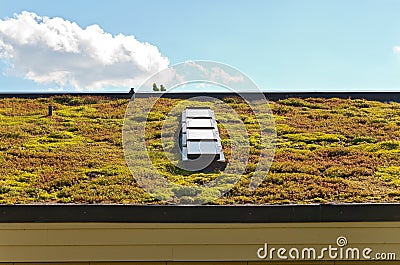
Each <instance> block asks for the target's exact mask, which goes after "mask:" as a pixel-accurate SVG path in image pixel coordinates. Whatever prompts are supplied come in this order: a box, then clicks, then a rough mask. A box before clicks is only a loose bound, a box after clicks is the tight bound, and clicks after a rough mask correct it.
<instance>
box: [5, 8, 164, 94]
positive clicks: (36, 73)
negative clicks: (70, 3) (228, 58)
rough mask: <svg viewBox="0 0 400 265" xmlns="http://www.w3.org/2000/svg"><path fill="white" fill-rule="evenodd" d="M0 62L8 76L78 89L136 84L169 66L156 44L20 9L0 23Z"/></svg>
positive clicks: (96, 26)
mask: <svg viewBox="0 0 400 265" xmlns="http://www.w3.org/2000/svg"><path fill="white" fill-rule="evenodd" d="M0 59H2V60H3V61H5V62H6V63H7V64H8V65H9V69H8V72H9V73H10V74H13V75H16V76H22V77H24V78H26V79H30V80H33V81H35V82H37V83H41V84H56V85H57V86H73V87H75V88H76V89H79V90H84V89H99V88H104V87H110V86H122V87H127V88H129V87H130V86H137V85H139V84H141V83H142V82H143V81H144V80H145V79H146V78H148V77H149V76H150V75H151V74H153V73H155V72H158V71H159V70H162V69H164V68H166V67H168V65H169V60H168V58H166V57H164V56H163V55H162V54H161V53H160V52H159V50H158V48H157V47H156V46H153V45H151V44H149V43H146V42H139V41H138V40H136V39H135V37H134V36H126V35H122V34H119V35H116V36H113V35H111V34H109V33H107V32H104V30H103V29H101V28H100V27H99V26H98V25H91V26H88V27H87V28H85V29H83V28H81V27H80V26H79V25H77V24H76V23H74V22H70V21H68V20H64V19H62V18H59V17H55V18H49V17H41V16H38V15H37V14H35V13H30V12H26V11H24V12H22V13H21V14H16V15H14V17H13V18H7V19H4V20H0Z"/></svg>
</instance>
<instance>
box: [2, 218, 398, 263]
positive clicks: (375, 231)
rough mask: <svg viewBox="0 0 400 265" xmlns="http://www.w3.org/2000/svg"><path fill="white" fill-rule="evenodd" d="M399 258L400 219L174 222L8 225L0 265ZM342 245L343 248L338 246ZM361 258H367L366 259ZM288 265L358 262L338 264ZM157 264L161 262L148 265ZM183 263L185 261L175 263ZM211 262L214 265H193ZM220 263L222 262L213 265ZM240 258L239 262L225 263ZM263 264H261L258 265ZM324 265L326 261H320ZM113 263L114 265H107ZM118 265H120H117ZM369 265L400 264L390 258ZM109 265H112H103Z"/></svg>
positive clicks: (4, 231) (336, 261)
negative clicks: (299, 255)
mask: <svg viewBox="0 0 400 265" xmlns="http://www.w3.org/2000/svg"><path fill="white" fill-rule="evenodd" d="M340 236H342V237H345V238H346V239H347V242H348V244H347V245H346V246H345V247H346V248H347V247H351V248H360V249H364V248H371V249H372V250H373V253H377V252H380V253H395V254H396V259H397V260H400V222H336V223H279V224H277V223H269V224H249V223H237V224H204V223H203V224H182V223H175V224H172V223H171V224H168V223H162V224H158V223H147V224H144V223H14V224H12V223H3V224H0V262H4V263H10V262H12V263H20V262H22V263H26V262H28V263H32V262H81V263H82V265H83V264H86V265H87V264H89V262H90V263H91V264H92V263H93V262H117V261H119V262H124V261H131V262H132V261H141V262H140V263H130V264H149V265H151V264H160V265H161V264H166V262H167V261H168V264H197V265H200V264H237V265H242V264H246V265H247V264H254V265H255V264H262V263H259V262H260V261H262V262H263V263H266V264H287V263H285V262H284V263H282V262H283V261H282V260H280V259H279V258H277V257H276V256H275V257H274V258H273V259H274V260H275V261H279V262H271V259H269V258H266V259H260V258H258V257H257V250H258V249H259V248H262V247H264V244H265V243H267V244H268V247H269V248H276V249H279V248H281V247H283V248H286V249H287V250H288V251H289V249H290V248H298V249H300V251H301V250H302V249H303V248H309V247H313V248H315V249H316V251H317V252H318V251H319V249H321V248H324V247H327V246H329V245H331V246H332V247H338V246H337V242H336V240H337V238H338V237H340ZM338 248H339V247H338ZM360 259H362V258H360ZM324 260H328V261H327V262H322V261H319V262H306V263H299V262H300V261H296V262H291V263H290V264H360V262H357V261H354V262H350V263H343V262H339V261H338V260H331V261H329V260H330V259H329V257H328V258H327V257H325V258H324ZM143 261H152V262H160V263H143ZM173 261H174V262H177V261H185V262H183V263H171V262H173ZM189 261H213V262H214V263H188V262H189ZM217 261H221V262H222V263H215V262H217ZM228 261H229V262H233V261H237V262H239V263H227V262H228ZM253 262H257V263H253ZM321 262H322V263H321ZM107 264H108V263H107ZM113 264H117V263H113ZM368 264H400V263H399V262H393V261H391V262H389V261H385V262H383V263H380V262H378V263H377V262H375V263H371V262H368ZM99 265H106V264H99Z"/></svg>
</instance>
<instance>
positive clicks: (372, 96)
mask: <svg viewBox="0 0 400 265" xmlns="http://www.w3.org/2000/svg"><path fill="white" fill-rule="evenodd" d="M241 94H244V95H247V97H248V98H251V95H252V94H254V96H255V97H256V98H258V93H251V92H244V93H241ZM62 95H73V96H103V97H109V98H120V99H130V98H131V97H132V95H133V94H130V93H0V98H30V99H34V98H49V97H53V96H62ZM154 96H155V97H165V98H175V99H188V98H192V97H198V96H210V97H215V98H225V97H232V96H237V94H236V93H214V92H209V93H207V92H185V93H176V92H174V93H172V92H166V93H160V92H140V93H136V94H135V97H137V98H147V97H154ZM264 96H265V98H266V99H268V100H272V101H275V100H280V99H286V98H310V97H313V98H342V99H347V98H352V99H366V100H376V101H382V102H390V101H394V102H400V92H351V91H350V92H340V91H338V92H264Z"/></svg>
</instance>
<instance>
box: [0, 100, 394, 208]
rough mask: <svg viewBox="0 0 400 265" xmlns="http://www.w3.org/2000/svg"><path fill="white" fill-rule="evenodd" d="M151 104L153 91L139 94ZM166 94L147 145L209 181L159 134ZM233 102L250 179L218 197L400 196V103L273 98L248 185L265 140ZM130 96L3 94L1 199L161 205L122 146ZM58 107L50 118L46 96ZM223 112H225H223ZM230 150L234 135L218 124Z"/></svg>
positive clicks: (175, 174) (186, 176) (158, 156)
mask: <svg viewBox="0 0 400 265" xmlns="http://www.w3.org/2000/svg"><path fill="white" fill-rule="evenodd" d="M136 101H137V102H135V103H136V104H139V106H140V104H146V99H136ZM178 101H179V100H175V99H160V104H158V105H157V108H153V111H152V112H151V113H150V115H149V116H148V117H147V115H146V114H143V117H142V116H140V115H137V116H136V118H137V119H138V120H137V121H138V122H144V123H145V122H146V120H147V125H146V127H147V128H148V135H146V141H147V147H148V150H150V151H151V159H152V161H153V163H154V164H156V165H157V167H158V168H159V169H160V170H162V171H163V172H164V173H165V176H166V177H167V178H172V179H174V181H177V183H181V184H185V183H186V184H187V183H189V184H193V183H198V184H202V183H205V182H207V181H210V180H212V179H213V178H214V177H215V174H216V173H215V172H214V173H213V172H211V173H189V172H185V171H183V170H179V169H178V168H176V167H173V166H171V165H170V164H169V163H167V162H163V161H165V156H164V155H163V153H162V143H161V141H160V137H161V128H162V125H163V120H164V119H165V117H166V115H167V113H168V110H169V109H170V108H171V106H173V105H174V104H175V103H176V102H178ZM224 101H225V102H227V103H228V104H230V105H231V106H232V107H233V108H235V109H236V110H237V111H238V113H239V115H241V119H242V120H243V122H244V124H245V126H246V128H247V131H248V132H249V134H250V136H249V141H250V144H251V148H250V161H249V163H248V165H247V166H246V173H245V176H244V177H243V179H242V180H241V181H240V182H239V183H238V184H237V185H236V186H235V188H234V189H232V190H231V191H230V192H228V193H227V194H225V195H224V196H223V197H222V198H220V199H218V200H215V201H213V202H212V204H285V203H338V202H398V201H400V104H399V103H382V102H376V101H366V100H351V99H347V100H343V99H337V98H332V99H321V98H309V99H305V100H303V99H298V98H290V99H285V100H280V101H277V102H271V103H270V107H271V108H272V110H273V112H274V117H275V123H276V133H277V136H278V137H277V148H276V153H275V159H274V162H273V164H272V166H271V169H270V172H269V173H268V175H267V176H266V177H265V180H264V182H263V183H262V184H261V185H260V186H259V187H258V188H257V189H256V190H254V191H250V190H249V189H248V184H249V177H250V176H251V175H252V172H253V171H254V169H255V165H256V162H257V159H258V158H257V154H258V152H259V151H258V150H259V148H262V146H260V144H259V134H258V132H257V121H256V120H255V119H254V117H253V116H252V115H251V112H250V111H249V110H248V109H247V108H246V105H245V104H244V103H243V102H240V100H239V99H235V98H227V99H225V100H224ZM128 102H129V101H128V100H121V99H108V98H102V97H71V96H58V97H53V98H46V99H35V100H27V99H18V98H14V99H1V100H0V203H2V204H18V203H129V204H143V203H145V204H164V202H161V201H157V200H156V199H154V198H153V197H151V196H150V195H148V194H147V193H146V192H144V191H143V190H142V189H141V188H140V187H139V186H138V185H137V183H136V181H135V178H134V176H132V174H131V173H130V171H129V169H128V167H127V165H126V162H125V158H124V152H123V148H122V136H121V135H122V134H121V130H122V126H123V118H124V115H125V110H126V107H127V104H128ZM50 104H51V105H53V106H54V115H53V116H52V117H47V116H46V114H47V107H48V105H50ZM216 116H217V118H218V114H216ZM219 127H220V131H221V138H222V142H223V145H224V153H225V154H226V155H227V158H228V159H229V154H230V148H231V146H230V143H229V139H228V138H229V137H228V134H227V132H226V130H225V129H224V128H223V126H222V124H220V125H219Z"/></svg>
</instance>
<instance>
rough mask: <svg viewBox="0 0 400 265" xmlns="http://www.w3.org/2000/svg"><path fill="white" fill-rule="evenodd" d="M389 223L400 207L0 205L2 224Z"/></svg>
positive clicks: (399, 215) (399, 214)
mask: <svg viewBox="0 0 400 265" xmlns="http://www.w3.org/2000/svg"><path fill="white" fill-rule="evenodd" d="M389 221H400V204H338V205H334V204H322V205H279V206H273V205H271V206H256V205H240V206H239V205H235V206H211V205H210V206H165V205H1V206H0V223H66V222H111V223H295V222H389Z"/></svg>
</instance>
